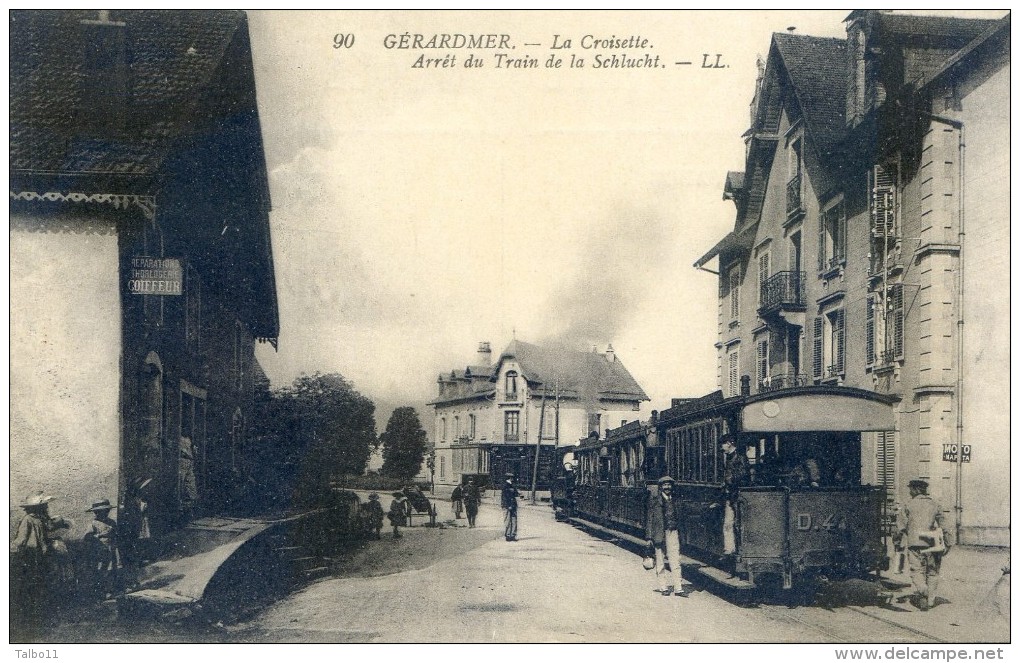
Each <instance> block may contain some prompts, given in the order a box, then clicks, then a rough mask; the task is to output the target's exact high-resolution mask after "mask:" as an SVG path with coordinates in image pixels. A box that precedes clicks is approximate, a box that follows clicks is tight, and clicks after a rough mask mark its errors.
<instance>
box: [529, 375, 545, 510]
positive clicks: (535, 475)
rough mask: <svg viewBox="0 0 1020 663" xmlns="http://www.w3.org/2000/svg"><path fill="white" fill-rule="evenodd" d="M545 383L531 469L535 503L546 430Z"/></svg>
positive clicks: (532, 496) (534, 501)
mask: <svg viewBox="0 0 1020 663" xmlns="http://www.w3.org/2000/svg"><path fill="white" fill-rule="evenodd" d="M546 391H547V390H546V388H545V385H542V409H541V410H540V411H539V414H538V435H537V439H536V440H535V466H534V469H533V470H532V471H531V503H532V504H535V503H536V499H535V491H536V485H537V484H538V459H539V458H540V457H541V455H542V433H543V432H545V396H546Z"/></svg>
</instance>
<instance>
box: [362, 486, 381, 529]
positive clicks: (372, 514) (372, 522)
mask: <svg viewBox="0 0 1020 663" xmlns="http://www.w3.org/2000/svg"><path fill="white" fill-rule="evenodd" d="M364 509H365V511H364V517H365V522H366V524H367V527H368V530H369V531H370V532H375V538H376V539H381V538H382V526H383V517H384V515H385V514H384V513H383V508H382V504H380V503H379V493H371V494H370V495H369V496H368V502H367V503H366V504H365V506H364Z"/></svg>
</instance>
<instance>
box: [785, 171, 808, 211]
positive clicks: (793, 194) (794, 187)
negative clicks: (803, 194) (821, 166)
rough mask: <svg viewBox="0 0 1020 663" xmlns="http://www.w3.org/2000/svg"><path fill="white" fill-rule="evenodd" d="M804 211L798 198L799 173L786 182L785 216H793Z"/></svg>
mask: <svg viewBox="0 0 1020 663" xmlns="http://www.w3.org/2000/svg"><path fill="white" fill-rule="evenodd" d="M803 211H804V206H803V205H802V203H801V199H800V175H797V176H796V177H794V178H792V179H791V180H790V181H789V182H787V183H786V217H787V218H788V219H789V218H793V217H795V216H797V215H798V214H801V213H802V212H803Z"/></svg>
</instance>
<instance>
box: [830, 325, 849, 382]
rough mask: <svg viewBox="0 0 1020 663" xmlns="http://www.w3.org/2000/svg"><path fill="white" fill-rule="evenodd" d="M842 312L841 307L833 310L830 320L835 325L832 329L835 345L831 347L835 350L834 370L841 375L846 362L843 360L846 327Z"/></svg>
mask: <svg viewBox="0 0 1020 663" xmlns="http://www.w3.org/2000/svg"><path fill="white" fill-rule="evenodd" d="M843 314H844V310H843V309H839V310H837V311H835V317H834V318H833V321H832V322H833V326H834V327H835V329H834V330H833V331H834V332H835V334H834V336H835V344H836V347H835V348H833V350H835V352H836V357H835V359H836V372H837V373H839V374H840V375H842V374H843V373H845V372H846V362H845V360H846V351H845V348H846V327H845V326H844V324H843Z"/></svg>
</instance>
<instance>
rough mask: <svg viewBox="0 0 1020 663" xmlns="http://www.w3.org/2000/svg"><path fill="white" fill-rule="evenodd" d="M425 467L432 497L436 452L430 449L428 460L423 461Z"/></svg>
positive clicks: (434, 491)
mask: <svg viewBox="0 0 1020 663" xmlns="http://www.w3.org/2000/svg"><path fill="white" fill-rule="evenodd" d="M425 464H426V466H427V467H428V468H429V476H430V479H429V488H430V491H431V492H432V494H433V495H435V494H436V450H435V449H432V450H431V451H429V456H428V460H426V461H425Z"/></svg>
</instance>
